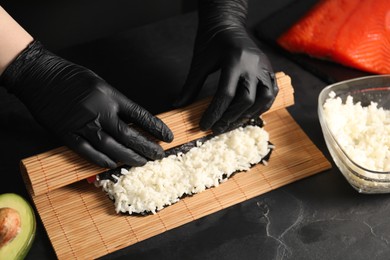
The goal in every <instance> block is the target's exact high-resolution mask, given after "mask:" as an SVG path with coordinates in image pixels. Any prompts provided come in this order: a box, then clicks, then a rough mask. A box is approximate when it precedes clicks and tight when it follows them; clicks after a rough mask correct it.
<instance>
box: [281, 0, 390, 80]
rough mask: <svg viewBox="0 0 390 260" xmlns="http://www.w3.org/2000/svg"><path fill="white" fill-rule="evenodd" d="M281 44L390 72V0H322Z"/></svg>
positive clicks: (355, 64) (342, 61) (323, 57)
mask: <svg viewBox="0 0 390 260" xmlns="http://www.w3.org/2000/svg"><path fill="white" fill-rule="evenodd" d="M277 43H278V44H279V45H280V46H282V47H283V48H284V49H286V50H288V51H289V52H292V53H304V54H307V55H310V56H312V57H316V58H322V59H327V60H331V61H334V62H337V63H340V64H342V65H344V66H348V67H352V68H356V69H360V70H364V71H368V72H372V73H375V74H389V73H390V0H322V1H320V2H319V3H318V4H316V5H315V6H314V7H313V8H312V9H311V10H310V11H309V12H308V13H306V14H305V15H304V16H303V17H302V18H301V19H300V20H298V22H297V23H295V24H294V25H293V26H292V27H290V29H288V30H287V31H286V32H284V33H283V34H282V35H281V36H280V37H279V38H278V39H277Z"/></svg>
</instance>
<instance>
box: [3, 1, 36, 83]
mask: <svg viewBox="0 0 390 260" xmlns="http://www.w3.org/2000/svg"><path fill="white" fill-rule="evenodd" d="M32 41H33V37H32V36H31V35H30V34H29V33H28V32H27V31H26V30H24V29H23V27H22V26H20V25H19V24H18V23H17V22H16V21H15V20H14V19H13V18H12V17H11V16H10V15H9V14H8V13H7V12H6V11H5V10H4V9H3V8H2V7H1V6H0V75H1V74H2V73H3V71H4V70H5V69H6V68H7V66H8V65H9V64H10V63H11V62H12V61H13V60H14V59H15V58H16V57H17V56H18V55H19V53H21V52H22V50H24V49H25V48H26V47H27V45H28V44H29V43H31V42H32Z"/></svg>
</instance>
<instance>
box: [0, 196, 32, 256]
mask: <svg viewBox="0 0 390 260" xmlns="http://www.w3.org/2000/svg"><path fill="white" fill-rule="evenodd" d="M0 208H13V209H15V210H16V211H18V213H19V215H20V219H21V227H20V232H19V233H18V234H17V235H16V237H15V238H14V239H13V240H11V241H10V242H9V243H7V244H6V245H4V246H3V247H1V248H0V259H23V258H25V257H26V255H27V253H28V251H29V250H30V247H31V245H32V243H33V241H34V236H35V229H36V220H35V215H34V210H33V208H32V207H31V206H30V204H29V203H28V202H27V201H26V200H25V199H24V198H23V197H21V196H19V195H17V194H14V193H5V194H1V195H0Z"/></svg>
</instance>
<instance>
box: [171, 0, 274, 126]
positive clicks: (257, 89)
mask: <svg viewBox="0 0 390 260" xmlns="http://www.w3.org/2000/svg"><path fill="white" fill-rule="evenodd" d="M246 15H247V1H246V0H200V1H199V25H198V31H197V35H196V40H195V47H194V53H193V57H192V62H191V68H190V71H189V74H188V76H187V79H186V82H185V84H184V87H183V90H182V93H181V94H180V97H179V98H178V100H177V101H176V102H175V106H183V105H187V104H188V103H190V102H192V101H193V100H194V99H195V98H196V96H197V95H198V94H199V92H200V90H201V88H202V86H203V84H204V82H205V80H206V79H207V77H208V75H209V74H211V73H213V72H215V71H217V70H219V69H220V70H221V71H220V79H219V83H218V88H217V91H216V93H215V95H214V97H213V99H212V101H211V103H210V105H209V107H208V108H207V109H206V111H205V113H204V114H203V116H202V119H201V121H200V128H201V129H202V130H208V129H210V128H211V129H212V130H213V132H214V133H216V134H219V133H222V132H224V131H226V130H228V129H230V128H234V125H235V124H239V123H240V121H241V119H245V118H255V117H258V116H260V114H262V113H263V112H265V111H267V110H268V109H269V108H270V107H271V105H272V103H273V101H274V99H275V97H276V95H277V93H278V90H279V89H278V86H277V85H276V81H275V78H274V73H273V69H272V67H271V64H270V62H269V60H268V58H267V57H266V55H265V54H264V53H263V52H262V51H261V50H260V49H259V48H258V47H257V45H256V44H255V42H254V41H253V40H252V39H251V37H250V36H249V35H248V32H247V30H246V28H245V26H246V25H245V23H246Z"/></svg>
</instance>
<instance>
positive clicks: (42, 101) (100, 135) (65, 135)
mask: <svg viewBox="0 0 390 260" xmlns="http://www.w3.org/2000/svg"><path fill="white" fill-rule="evenodd" d="M1 80H2V85H3V86H5V87H6V88H7V89H8V91H9V92H11V93H14V94H15V95H16V96H17V97H18V98H19V99H20V100H21V101H22V102H23V103H24V104H25V105H26V106H27V108H28V109H29V111H30V112H31V113H32V115H33V116H34V117H35V119H36V120H37V121H38V122H39V123H40V124H42V125H43V126H44V127H45V128H47V129H48V130H50V131H51V132H53V133H54V134H55V135H56V136H58V137H59V138H60V139H62V140H63V142H64V143H65V145H67V146H68V147H70V148H71V149H73V150H74V151H76V152H77V153H79V154H80V155H82V156H84V157H85V158H86V159H88V160H90V161H91V162H94V163H96V164H98V165H100V166H102V167H109V168H114V167H116V165H117V164H116V163H117V162H122V163H125V164H128V165H130V166H141V165H143V164H145V163H146V161H147V159H159V158H162V157H163V155H164V151H163V149H162V148H161V146H159V145H158V144H157V143H155V142H152V141H151V140H150V139H148V138H147V137H146V136H145V135H143V134H142V133H140V131H137V130H136V129H135V128H132V127H129V126H128V125H127V123H130V122H131V123H133V124H134V125H136V126H139V127H140V128H141V129H143V130H145V131H146V132H148V133H150V134H151V135H153V136H154V137H156V138H158V139H160V140H163V141H165V142H170V141H172V139H173V134H172V132H171V131H170V129H169V128H168V127H167V126H166V125H165V124H164V123H163V122H162V121H161V120H160V119H158V118H156V117H154V116H153V115H151V114H150V113H149V112H148V111H146V110H145V109H143V108H142V107H140V106H139V105H137V104H136V103H134V102H132V101H131V100H129V99H127V98H126V97H125V96H124V95H123V94H121V93H119V92H118V91H117V90H116V89H115V88H113V87H112V86H110V85H109V84H108V83H107V82H105V81H104V80H103V79H102V78H100V77H99V76H98V75H96V74H95V73H94V72H92V71H91V70H89V69H87V68H85V67H82V66H79V65H77V64H74V63H72V62H69V61H67V60H64V59H62V58H61V57H58V56H56V55H54V54H53V53H50V52H49V51H47V50H46V49H45V48H44V47H43V46H42V44H40V43H39V42H37V41H34V42H32V43H31V44H30V45H29V46H28V47H27V48H26V49H25V50H24V51H23V52H22V53H21V54H20V55H19V56H18V57H17V58H16V59H15V60H14V61H13V62H12V63H11V64H10V65H9V66H8V67H7V69H6V70H5V71H4V72H3V74H2V75H1ZM125 122H126V123H125Z"/></svg>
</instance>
